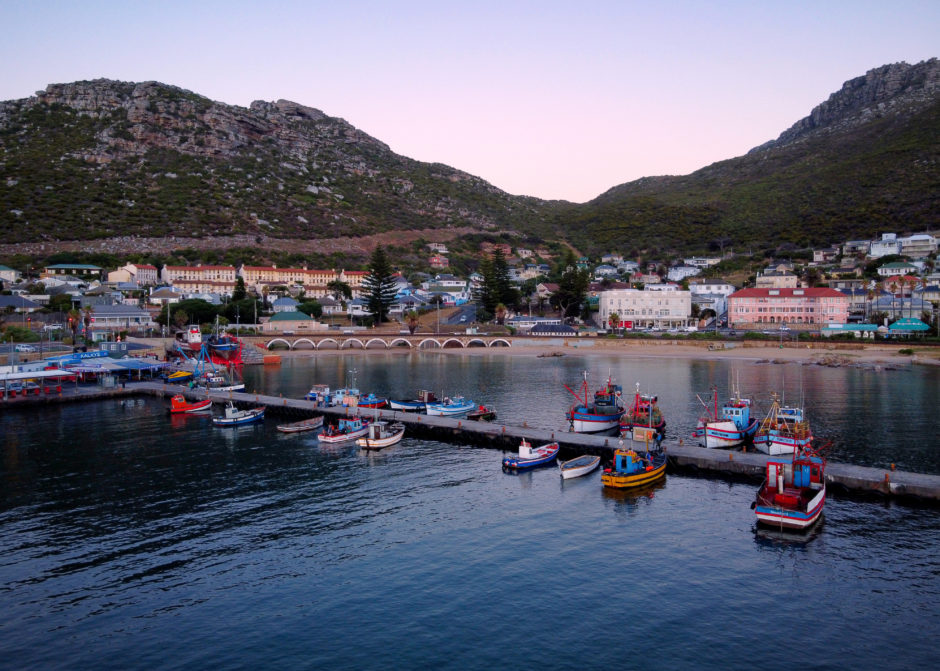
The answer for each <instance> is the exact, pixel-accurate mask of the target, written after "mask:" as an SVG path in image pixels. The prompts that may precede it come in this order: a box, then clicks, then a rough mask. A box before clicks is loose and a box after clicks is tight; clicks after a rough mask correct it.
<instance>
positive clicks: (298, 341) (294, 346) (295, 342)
mask: <svg viewBox="0 0 940 671" xmlns="http://www.w3.org/2000/svg"><path fill="white" fill-rule="evenodd" d="M302 342H305V343H307V344H308V345H310V348H311V349H316V348H317V344H316V343H315V342H313V341H312V340H311V339H310V338H297V340H295V341H294V344H293V345H292V346H291V349H297V345H299V344H300V343H302ZM302 349H306V347H304V348H302Z"/></svg>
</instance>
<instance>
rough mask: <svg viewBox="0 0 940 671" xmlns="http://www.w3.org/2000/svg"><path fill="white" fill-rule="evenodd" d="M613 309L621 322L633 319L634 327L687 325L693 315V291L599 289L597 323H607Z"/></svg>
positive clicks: (675, 326) (677, 326)
mask: <svg viewBox="0 0 940 671" xmlns="http://www.w3.org/2000/svg"><path fill="white" fill-rule="evenodd" d="M615 312H616V313H617V314H618V315H619V316H620V319H621V321H628V322H633V325H634V328H637V327H640V328H650V327H657V328H679V327H683V326H688V325H689V321H690V320H691V316H692V294H691V292H689V291H641V290H639V289H615V290H613V291H602V292H601V293H600V296H599V300H598V318H599V321H600V323H602V324H607V323H608V321H609V320H610V315H611V314H613V313H615Z"/></svg>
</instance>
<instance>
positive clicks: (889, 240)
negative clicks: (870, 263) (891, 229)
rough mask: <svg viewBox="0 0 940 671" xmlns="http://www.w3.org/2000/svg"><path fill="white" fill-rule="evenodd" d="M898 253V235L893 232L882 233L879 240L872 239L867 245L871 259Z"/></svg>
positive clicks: (899, 250)
mask: <svg viewBox="0 0 940 671" xmlns="http://www.w3.org/2000/svg"><path fill="white" fill-rule="evenodd" d="M900 253H901V243H900V242H899V241H898V236H897V235H895V234H894V233H882V234H881V240H872V242H871V244H870V245H869V246H868V256H870V257H872V258H873V259H877V258H880V257H882V256H888V255H889V254H900Z"/></svg>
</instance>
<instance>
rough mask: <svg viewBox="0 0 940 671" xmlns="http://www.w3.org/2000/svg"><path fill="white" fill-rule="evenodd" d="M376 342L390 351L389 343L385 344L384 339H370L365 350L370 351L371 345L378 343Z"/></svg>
mask: <svg viewBox="0 0 940 671" xmlns="http://www.w3.org/2000/svg"><path fill="white" fill-rule="evenodd" d="M376 342H377V343H379V344H380V345H382V347H384V348H385V349H388V343H387V342H385V341H384V340H383V339H382V338H370V339H369V340H367V341H366V344H365V346H364V349H369V345H371V344H372V343H376Z"/></svg>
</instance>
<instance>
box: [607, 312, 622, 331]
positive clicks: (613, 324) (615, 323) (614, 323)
mask: <svg viewBox="0 0 940 671" xmlns="http://www.w3.org/2000/svg"><path fill="white" fill-rule="evenodd" d="M607 323H608V324H609V325H610V328H612V329H616V328H618V327H619V326H620V314H619V313H617V312H611V313H610V317H608V318H607Z"/></svg>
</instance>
